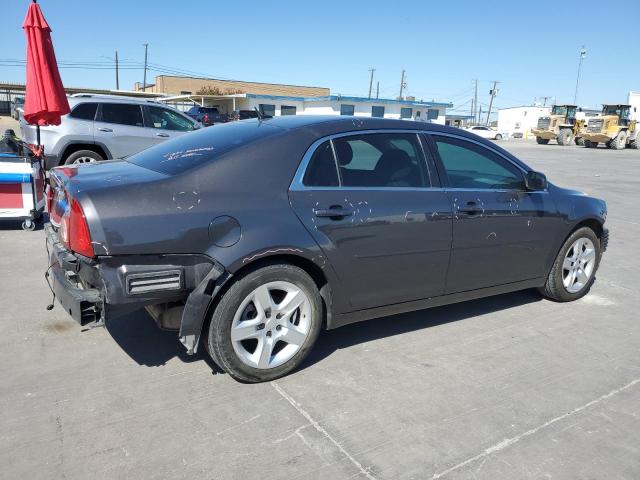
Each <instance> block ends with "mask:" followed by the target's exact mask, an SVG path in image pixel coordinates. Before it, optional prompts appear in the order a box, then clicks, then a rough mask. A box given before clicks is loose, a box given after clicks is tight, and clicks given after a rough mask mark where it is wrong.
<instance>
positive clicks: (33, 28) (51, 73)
mask: <svg viewBox="0 0 640 480" xmlns="http://www.w3.org/2000/svg"><path fill="white" fill-rule="evenodd" d="M22 28H24V31H25V33H26V35H27V89H26V95H25V101H24V119H25V120H26V121H27V123H30V124H32V125H37V126H38V127H40V126H44V125H60V117H61V116H62V115H66V114H67V113H69V102H68V101H67V96H66V94H65V91H64V87H63V86H62V80H60V72H59V71H58V63H57V62H56V54H55V53H54V51H53V42H52V41H51V28H50V27H49V24H48V23H47V21H46V20H45V18H44V15H43V14H42V10H40V5H38V4H37V3H36V0H33V3H32V4H31V5H29V11H28V12H27V16H26V18H25V19H24V24H23V25H22ZM39 134H40V129H39V128H38V137H40V135H39ZM39 143H40V138H38V144H39Z"/></svg>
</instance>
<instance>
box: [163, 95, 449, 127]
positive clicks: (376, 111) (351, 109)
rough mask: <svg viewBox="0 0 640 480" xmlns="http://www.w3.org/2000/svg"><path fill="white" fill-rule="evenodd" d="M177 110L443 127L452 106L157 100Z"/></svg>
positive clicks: (348, 100) (357, 100)
mask: <svg viewBox="0 0 640 480" xmlns="http://www.w3.org/2000/svg"><path fill="white" fill-rule="evenodd" d="M159 100H160V101H163V102H165V103H167V104H169V105H172V106H174V107H176V108H178V109H181V110H186V109H188V108H189V107H191V106H193V105H194V104H197V105H202V106H208V107H217V108H218V110H219V111H220V112H221V113H227V114H231V113H232V112H234V111H236V110H253V109H254V108H257V109H258V110H259V111H260V112H261V113H263V114H265V115H271V116H274V117H277V116H281V115H355V116H356V117H384V118H394V119H406V120H421V121H430V122H433V123H440V124H444V123H445V116H446V109H447V108H452V107H453V104H451V103H443V102H421V101H416V100H408V99H405V100H392V99H382V98H381V99H376V98H367V97H346V96H341V95H327V96H322V97H288V96H276V95H259V94H253V93H240V94H235V95H177V96H172V97H167V98H163V99H159Z"/></svg>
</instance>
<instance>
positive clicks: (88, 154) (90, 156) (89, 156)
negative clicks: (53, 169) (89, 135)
mask: <svg viewBox="0 0 640 480" xmlns="http://www.w3.org/2000/svg"><path fill="white" fill-rule="evenodd" d="M102 160H104V158H103V157H102V155H100V154H99V153H97V152H94V151H93V150H78V151H77V152H73V153H72V154H71V155H69V156H68V157H67V159H66V160H65V161H64V164H65V165H74V164H79V163H91V162H100V161H102Z"/></svg>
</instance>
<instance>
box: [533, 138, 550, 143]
mask: <svg viewBox="0 0 640 480" xmlns="http://www.w3.org/2000/svg"><path fill="white" fill-rule="evenodd" d="M536 142H538V145H546V144H547V143H549V139H548V138H542V137H536Z"/></svg>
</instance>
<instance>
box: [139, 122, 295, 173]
mask: <svg viewBox="0 0 640 480" xmlns="http://www.w3.org/2000/svg"><path fill="white" fill-rule="evenodd" d="M278 132H282V129H280V128H278V127H274V126H271V125H269V124H267V123H265V122H262V123H260V122H258V121H247V122H234V123H225V124H221V125H216V126H215V128H204V129H202V130H198V131H195V132H192V133H188V134H185V135H181V136H180V137H177V138H174V139H172V140H168V141H166V142H162V143H160V144H158V145H156V146H155V147H151V148H148V149H147V150H143V151H142V152H140V153H136V154H135V155H132V156H130V157H128V158H127V161H128V162H130V163H134V164H136V165H139V166H141V167H144V168H148V169H149V170H153V171H156V172H160V173H164V174H167V175H177V174H179V173H182V172H185V171H187V170H189V169H192V168H195V167H198V166H200V165H204V164H205V163H208V162H212V161H215V159H216V158H218V157H220V156H222V155H223V154H225V153H227V152H229V151H231V150H233V149H234V148H238V147H241V146H243V145H246V144H247V143H251V142H254V141H256V140H260V139H262V138H266V137H269V136H271V135H275V134H276V133H278Z"/></svg>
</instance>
